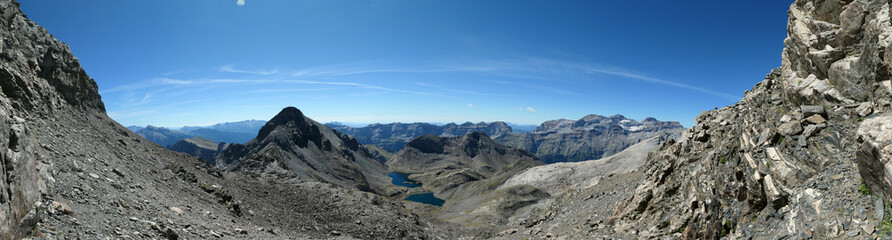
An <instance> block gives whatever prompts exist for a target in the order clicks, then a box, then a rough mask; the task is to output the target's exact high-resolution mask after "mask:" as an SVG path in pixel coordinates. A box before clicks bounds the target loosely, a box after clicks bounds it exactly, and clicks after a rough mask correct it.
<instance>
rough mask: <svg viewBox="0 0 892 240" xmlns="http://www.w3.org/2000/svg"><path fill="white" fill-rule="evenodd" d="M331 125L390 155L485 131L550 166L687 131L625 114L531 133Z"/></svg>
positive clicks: (563, 122) (467, 126)
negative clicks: (422, 140)
mask: <svg viewBox="0 0 892 240" xmlns="http://www.w3.org/2000/svg"><path fill="white" fill-rule="evenodd" d="M329 126H330V127H332V128H333V129H335V130H337V131H340V132H343V133H346V134H348V135H351V136H354V137H356V139H357V140H358V141H359V142H360V143H362V144H369V145H377V146H379V147H382V148H384V149H385V150H388V151H391V152H398V151H399V150H400V149H402V148H403V146H405V145H406V143H408V142H409V141H411V140H412V139H415V138H416V137H419V136H421V135H425V134H430V135H435V136H442V137H450V136H461V135H465V134H468V133H472V132H481V133H485V134H487V135H488V136H490V137H491V138H492V139H493V140H495V141H496V142H499V143H501V144H505V145H508V146H512V147H518V148H522V149H525V150H527V151H530V152H532V153H534V154H536V156H538V157H539V158H540V159H542V160H543V161H544V162H546V163H554V162H575V161H584V160H591V159H599V158H602V157H607V156H610V155H613V154H616V153H618V152H620V151H622V150H623V149H625V148H627V147H629V146H631V145H633V144H636V143H638V142H640V141H642V140H645V139H648V138H651V137H653V136H657V135H670V136H672V137H678V136H679V135H680V134H681V132H682V131H683V130H684V127H682V126H681V124H679V123H678V122H673V121H670V122H662V121H658V120H656V119H654V118H646V119H644V120H642V121H641V122H638V121H635V120H632V119H628V118H626V117H623V116H622V115H615V116H611V117H604V116H600V115H594V114H592V115H588V116H585V117H583V118H582V119H579V120H567V119H559V120H551V121H546V122H544V123H542V124H541V125H540V126H539V127H537V128H536V129H535V130H533V131H532V132H514V131H512V128H511V127H510V126H508V124H506V123H504V122H492V123H483V122H481V123H476V124H474V123H470V122H468V123H464V124H461V125H458V124H454V123H450V124H446V125H443V126H437V125H433V124H428V123H412V124H403V123H391V124H372V125H369V126H367V127H361V128H353V127H348V126H344V125H339V124H330V125H329Z"/></svg>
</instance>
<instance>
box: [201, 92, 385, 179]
mask: <svg viewBox="0 0 892 240" xmlns="http://www.w3.org/2000/svg"><path fill="white" fill-rule="evenodd" d="M216 162H217V166H219V167H223V168H226V169H230V170H235V171H243V172H250V173H257V174H260V175H264V174H273V175H276V174H282V173H290V174H294V175H296V176H299V177H301V178H306V179H316V180H320V181H323V182H328V183H332V184H335V185H340V186H345V187H350V188H357V189H360V190H363V191H374V192H381V191H382V190H383V189H384V188H386V187H387V186H389V181H388V179H387V168H386V167H385V166H384V164H383V163H381V162H380V161H378V160H377V159H376V158H375V157H374V156H372V155H371V154H370V153H369V152H368V151H367V150H366V149H365V148H362V147H360V144H359V142H357V141H356V139H354V138H352V137H350V136H347V135H345V134H343V133H340V132H337V131H334V130H332V129H331V128H329V127H327V126H325V125H322V124H320V123H318V122H316V121H313V120H312V119H310V118H307V117H306V116H304V115H303V113H302V112H301V111H300V110H298V109H297V108H294V107H287V108H285V109H282V111H281V112H279V114H277V115H276V116H275V117H273V118H272V119H270V120H269V122H267V123H266V125H264V126H263V127H262V128H260V131H259V132H258V133H257V137H256V138H254V139H253V140H251V141H248V143H246V144H244V145H242V144H230V145H227V146H226V147H225V148H224V149H223V150H222V151H221V152H220V154H218V156H217V161H216Z"/></svg>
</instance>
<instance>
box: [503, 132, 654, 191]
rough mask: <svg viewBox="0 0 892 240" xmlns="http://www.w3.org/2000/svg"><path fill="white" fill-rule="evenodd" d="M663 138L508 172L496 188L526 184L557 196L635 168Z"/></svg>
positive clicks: (590, 185)
mask: <svg viewBox="0 0 892 240" xmlns="http://www.w3.org/2000/svg"><path fill="white" fill-rule="evenodd" d="M666 140H668V139H666V138H664V137H660V136H657V137H652V138H650V139H647V140H644V141H642V142H640V143H637V144H635V145H632V146H631V147H628V148H626V149H625V150H623V151H622V152H620V153H617V154H614V155H612V156H610V157H606V158H602V159H597V160H589V161H582V162H570V163H554V164H548V165H543V166H537V167H532V168H529V169H526V170H524V171H523V172H520V173H518V174H516V175H514V176H511V178H509V179H508V180H507V181H505V183H504V184H502V186H500V187H499V189H504V188H509V187H513V186H518V185H530V186H533V187H536V188H538V189H541V190H543V191H546V192H548V194H550V195H552V196H558V195H561V194H563V193H564V192H567V191H568V190H571V189H585V188H590V187H592V186H595V185H597V184H598V183H599V182H600V181H601V179H604V178H607V177H609V176H613V175H619V174H626V173H630V172H632V171H635V170H638V168H639V167H641V165H642V164H644V160H645V158H646V157H647V154H648V153H650V152H652V151H653V150H656V148H657V146H659V145H660V144H662V143H663V142H664V141H666Z"/></svg>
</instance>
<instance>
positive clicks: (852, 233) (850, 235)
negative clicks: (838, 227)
mask: <svg viewBox="0 0 892 240" xmlns="http://www.w3.org/2000/svg"><path fill="white" fill-rule="evenodd" d="M858 233H861V231H859V230H858V229H855V230H852V231H848V232H846V236H849V237H855V236H858Z"/></svg>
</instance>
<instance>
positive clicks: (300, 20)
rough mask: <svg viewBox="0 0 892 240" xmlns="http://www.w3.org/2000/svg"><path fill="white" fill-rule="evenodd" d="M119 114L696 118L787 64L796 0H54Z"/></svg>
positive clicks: (42, 20)
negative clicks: (288, 111)
mask: <svg viewBox="0 0 892 240" xmlns="http://www.w3.org/2000/svg"><path fill="white" fill-rule="evenodd" d="M20 1H21V2H22V10H23V11H24V12H25V13H26V14H27V15H28V16H29V17H30V18H31V19H32V20H34V21H36V22H37V23H38V24H40V25H42V26H43V27H45V28H47V29H48V30H49V32H50V33H52V34H54V35H55V36H56V37H57V38H58V39H60V40H62V41H63V42H65V43H67V44H69V45H70V47H71V49H72V51H73V52H74V54H75V55H76V56H78V58H79V59H80V62H81V64H82V65H83V67H84V68H85V69H86V71H87V73H88V74H90V76H91V77H93V78H94V79H95V80H96V82H97V83H98V85H99V90H100V94H101V95H102V98H103V101H104V102H105V104H106V108H107V110H108V114H109V116H111V117H112V118H114V119H115V120H117V121H119V122H120V123H121V124H123V125H147V124H152V125H156V126H168V127H178V126H184V125H210V124H213V123H218V122H227V121H240V120H246V119H269V118H271V117H272V116H274V115H275V114H276V113H278V112H279V110H281V109H282V108H284V107H286V106H296V107H298V108H300V109H301V110H303V112H304V113H305V114H307V115H308V116H309V117H311V118H314V119H316V120H317V121H320V122H328V121H340V122H349V123H374V122H416V121H424V122H465V121H472V122H478V121H487V122H490V121H508V122H514V123H521V124H539V123H541V122H542V121H545V120H550V119H558V118H568V119H578V118H580V117H582V116H584V115H586V114H592V113H593V114H600V115H613V114H622V115H625V116H627V117H630V118H634V119H639V120H640V119H643V118H644V117H649V116H652V117H656V118H658V119H660V120H676V121H680V122H681V123H682V124H683V125H685V126H687V127H689V126H691V125H693V119H694V117H696V116H697V115H698V114H699V113H700V112H702V111H704V110H711V109H713V108H715V107H723V106H727V105H730V104H733V103H735V102H737V101H738V100H739V99H740V98H741V97H742V95H743V92H744V91H745V90H748V89H750V88H751V87H752V86H753V85H754V84H755V83H757V82H759V81H761V80H762V79H763V78H764V76H765V74H767V73H768V72H769V71H770V70H771V69H773V68H776V67H778V66H779V65H780V58H781V50H782V49H783V44H782V40H783V39H784V37H785V36H786V21H787V10H788V9H789V5H790V4H791V3H792V1H789V0H784V1H777V0H761V1H684V2H676V1H525V0H520V1H501V0H499V1H477V0H473V1H472V0H467V1H465V0H450V1H429V0H422V1H416V0H412V1H379V0H374V1H341V0H333V1H316V0H313V1H296V0H263V1H261V0H243V1H239V0H190V1H174V0H161V1H118V0H102V1H99V0H84V1H53V2H52V3H48V2H46V1H36V0H20Z"/></svg>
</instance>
